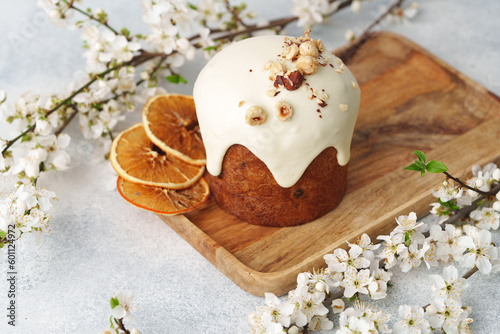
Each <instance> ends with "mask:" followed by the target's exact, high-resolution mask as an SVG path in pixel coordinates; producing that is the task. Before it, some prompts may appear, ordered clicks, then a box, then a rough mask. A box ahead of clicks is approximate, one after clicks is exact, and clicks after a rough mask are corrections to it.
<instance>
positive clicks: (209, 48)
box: [203, 45, 217, 51]
mask: <svg viewBox="0 0 500 334" xmlns="http://www.w3.org/2000/svg"><path fill="white" fill-rule="evenodd" d="M215 49H217V46H215V45H210V46H207V47H206V48H204V49H203V51H212V50H215Z"/></svg>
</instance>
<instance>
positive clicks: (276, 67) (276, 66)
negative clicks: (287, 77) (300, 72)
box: [269, 61, 286, 76]
mask: <svg viewBox="0 0 500 334" xmlns="http://www.w3.org/2000/svg"><path fill="white" fill-rule="evenodd" d="M269 70H270V71H271V75H273V76H274V75H278V74H283V73H284V72H285V71H286V67H285V65H283V64H282V63H280V62H279V61H275V62H274V63H272V64H271V68H270V69H269Z"/></svg>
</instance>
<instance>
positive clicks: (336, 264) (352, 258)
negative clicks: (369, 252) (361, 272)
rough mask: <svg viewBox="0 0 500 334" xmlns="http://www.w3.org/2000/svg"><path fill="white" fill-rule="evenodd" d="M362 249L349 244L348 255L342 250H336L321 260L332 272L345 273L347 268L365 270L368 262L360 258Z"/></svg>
mask: <svg viewBox="0 0 500 334" xmlns="http://www.w3.org/2000/svg"><path fill="white" fill-rule="evenodd" d="M362 253H363V249H362V248H361V247H359V246H358V245H355V244H350V249H349V253H347V252H346V251H345V250H344V249H342V248H337V249H336V250H335V251H334V252H333V254H327V255H325V256H324V257H323V258H324V259H325V261H326V263H327V264H328V268H329V269H330V270H331V271H332V272H345V271H346V270H347V268H349V267H353V268H358V269H359V268H367V267H368V266H369V265H370V261H368V260H367V259H365V258H364V257H360V255H361V254H362Z"/></svg>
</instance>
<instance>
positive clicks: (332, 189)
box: [206, 144, 347, 227]
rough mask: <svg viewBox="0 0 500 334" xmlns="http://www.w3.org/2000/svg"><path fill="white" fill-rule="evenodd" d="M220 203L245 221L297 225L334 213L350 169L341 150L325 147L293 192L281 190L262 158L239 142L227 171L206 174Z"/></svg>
mask: <svg viewBox="0 0 500 334" xmlns="http://www.w3.org/2000/svg"><path fill="white" fill-rule="evenodd" d="M206 180H207V182H208V183H209V185H210V189H211V191H212V193H213V194H214V196H215V200H216V201H217V203H218V204H219V206H220V207H222V208H223V209H224V210H226V211H228V212H230V213H232V214H233V215H235V216H237V217H238V218H240V219H241V220H243V221H245V222H248V223H251V224H256V225H266V226H280V227H282V226H294V225H300V224H304V223H307V222H310V221H313V220H315V219H317V218H319V217H321V216H323V215H325V214H326V213H328V212H330V211H331V210H333V209H334V208H335V207H336V206H337V205H338V204H339V203H340V202H341V200H342V197H343V196H344V194H345V190H346V185H347V165H346V166H340V165H339V164H338V161H337V150H336V149H335V148H333V147H329V148H326V149H325V150H324V151H323V152H321V153H320V154H319V155H318V156H317V157H316V158H315V159H314V160H313V161H312V163H311V164H310V165H309V166H308V167H307V169H306V171H305V172H304V174H303V175H302V177H301V178H300V179H299V181H298V182H297V183H296V184H294V185H293V186H292V187H290V188H283V187H281V186H280V185H279V184H278V183H277V182H276V180H275V178H274V177H273V175H272V174H271V172H270V171H269V169H268V168H267V166H266V165H265V164H264V162H262V161H261V160H260V159H259V158H257V157H256V156H255V155H254V154H253V153H252V152H250V151H249V150H248V149H247V148H246V147H244V146H242V145H239V144H235V145H232V146H231V147H230V148H229V149H228V150H227V152H226V155H225V156H224V160H223V163H222V172H221V174H219V175H218V176H213V175H211V174H210V173H206Z"/></svg>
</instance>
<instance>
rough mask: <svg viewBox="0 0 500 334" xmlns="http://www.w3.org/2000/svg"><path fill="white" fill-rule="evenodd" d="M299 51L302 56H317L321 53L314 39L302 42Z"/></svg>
mask: <svg viewBox="0 0 500 334" xmlns="http://www.w3.org/2000/svg"><path fill="white" fill-rule="evenodd" d="M299 52H300V55H301V56H311V57H315V58H317V57H318V55H319V52H318V48H317V47H316V43H314V42H312V41H307V42H304V43H302V44H300V47H299Z"/></svg>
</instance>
